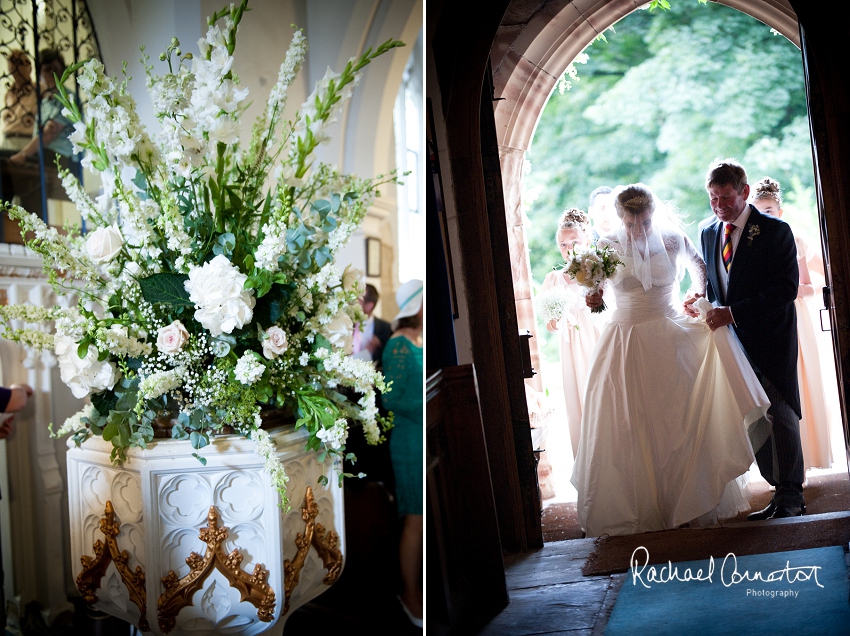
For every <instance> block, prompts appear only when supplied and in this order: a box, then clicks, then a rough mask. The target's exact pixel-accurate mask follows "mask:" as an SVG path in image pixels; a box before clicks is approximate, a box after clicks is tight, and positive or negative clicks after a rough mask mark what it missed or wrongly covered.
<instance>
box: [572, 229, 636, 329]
mask: <svg viewBox="0 0 850 636" xmlns="http://www.w3.org/2000/svg"><path fill="white" fill-rule="evenodd" d="M622 265H623V261H621V260H620V259H619V258H618V257H617V253H616V252H615V251H614V250H613V249H611V247H610V246H609V245H605V246H603V247H598V246H596V245H591V246H590V247H588V248H586V249H578V248H574V249H573V250H572V252H570V259H569V260H568V261H567V262H566V264H565V271H566V272H567V274H568V275H569V277H570V278H572V279H573V280H574V281H575V282H577V283H578V284H579V285H581V286H582V287H586V288H587V293H596V292H598V291H599V289H600V288H601V287H602V284H603V283H604V282H605V281H606V280H608V279H611V278H614V277H615V276H616V275H617V268H618V267H620V266H622ZM605 309H606V305H605V301H604V300H603V301H602V304H601V305H600V306H599V307H594V308H592V309H591V310H590V311H591V313H595V314H598V313H600V312H603V311H605Z"/></svg>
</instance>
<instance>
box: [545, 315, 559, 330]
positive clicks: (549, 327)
mask: <svg viewBox="0 0 850 636" xmlns="http://www.w3.org/2000/svg"><path fill="white" fill-rule="evenodd" d="M546 330H547V331H551V332H552V333H555V332H556V331H558V321H557V320H555V319H554V318H553V319H552V320H550V321H549V322H547V323H546Z"/></svg>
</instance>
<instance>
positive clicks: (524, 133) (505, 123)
mask: <svg viewBox="0 0 850 636" xmlns="http://www.w3.org/2000/svg"><path fill="white" fill-rule="evenodd" d="M678 1H682V2H683V1H689V0H678ZM712 1H714V2H716V3H717V4H723V5H726V6H728V7H731V8H733V9H737V10H738V11H741V12H742V13H745V14H747V15H749V16H751V17H753V18H755V19H757V20H759V21H761V22H764V23H765V24H767V25H768V26H769V27H771V28H773V29H776V31H778V32H779V33H780V34H782V35H784V36H785V37H786V38H788V40H790V41H791V42H793V43H794V45H795V46H797V48H800V33H799V27H798V24H797V15H796V13H795V12H794V9H793V8H792V7H791V5H790V4H789V2H788V0H712ZM646 4H647V3H646V2H641V1H639V0H572V1H570V0H553V1H544V2H542V3H530V2H528V1H527V0H512V2H511V3H510V4H509V5H508V8H507V10H506V11H505V15H504V17H503V18H502V21H501V24H500V25H499V29H498V31H497V33H496V37H495V39H494V41H493V46H492V47H491V49H490V64H491V66H492V68H493V85H494V98H495V100H497V101H495V102H494V104H495V106H494V111H495V119H496V132H497V135H498V139H499V155H500V159H501V167H502V183H503V186H504V192H505V216H506V222H507V227H508V239H509V242H510V250H511V270H512V274H513V283H514V296H515V301H516V311H517V322H518V325H519V328H520V330H528V331H529V332H531V334H532V335H533V336H536V332H537V326H536V321H535V317H534V306H533V298H532V289H531V287H532V286H531V266H530V263H529V257H528V252H527V250H526V240H525V230H524V227H523V217H522V209H521V194H522V171H523V160H524V157H525V152H526V150H527V149H528V147H529V145H530V143H531V140H532V137H533V136H534V130H535V128H536V126H537V121H538V120H539V118H540V114H541V113H542V111H543V108H544V107H545V106H546V103H547V102H548V100H549V96H550V94H551V93H552V90H553V89H554V87H555V83H556V82H557V81H558V78H560V77H561V75H562V74H563V73H564V70H565V69H566V68H567V66H568V65H569V64H570V63H571V62H572V61H573V60H574V59H575V57H576V56H577V55H578V54H579V53H581V52H582V51H583V50H584V49H585V48H586V47H587V46H588V45H590V44H591V43H592V42H593V40H594V39H595V38H596V37H597V36H598V35H599V34H600V33H602V32H604V31H605V29H607V28H608V27H610V26H612V25H613V24H615V23H616V22H618V21H619V20H621V19H622V18H624V17H626V16H627V15H629V14H630V13H632V12H634V11H636V10H638V9H639V8H640V7H642V6H645V5H646ZM536 342H537V339H536V337H534V338H532V339H531V349H532V351H531V354H532V365H533V366H534V368H535V369H540V359H539V351H538V348H537V344H536ZM529 383H530V384H531V385H532V386H533V387H534V388H535V389H536V390H538V391H539V390H542V387H541V380H540V375H539V374H538V375H536V376H535V377H534V378H533V379H532V380H530V381H529Z"/></svg>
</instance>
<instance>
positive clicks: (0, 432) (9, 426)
mask: <svg viewBox="0 0 850 636" xmlns="http://www.w3.org/2000/svg"><path fill="white" fill-rule="evenodd" d="M31 395H32V388H31V387H30V386H29V385H27V384H13V385H12V386H10V387H9V388H8V389H7V388H6V387H0V412H2V413H16V412H17V411H20V410H21V409H22V408H24V407H25V406H26V405H27V401H28V400H29V397H30V396H31ZM0 417H5V419H4V420H3V423H2V424H0V439H6V438H7V437H9V436H10V435H11V434H12V431H13V423H12V420H13V419H14V417H15V416H14V415H8V416H0ZM2 581H3V561H2V559H0V626H3V628H4V629H5V625H6V595H5V590H4V588H3V585H2Z"/></svg>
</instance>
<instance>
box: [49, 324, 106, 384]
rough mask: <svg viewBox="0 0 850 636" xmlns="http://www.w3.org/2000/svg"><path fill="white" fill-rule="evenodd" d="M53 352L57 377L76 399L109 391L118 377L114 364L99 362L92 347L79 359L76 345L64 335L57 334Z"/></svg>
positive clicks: (96, 353)
mask: <svg viewBox="0 0 850 636" xmlns="http://www.w3.org/2000/svg"><path fill="white" fill-rule="evenodd" d="M53 342H54V349H53V352H54V353H55V354H56V359H57V360H58V361H59V375H60V377H61V378H62V382H64V383H65V384H66V385H68V387H69V388H70V389H71V393H73V394H74V397H76V398H84V397H88V396H89V395H91V394H92V393H98V392H99V391H103V390H104V389H111V388H112V387H113V386H115V383H116V382H118V378H119V376H120V374H119V372H118V368H117V367H116V366H115V363H114V362H111V361H109V360H104V361H99V360H98V359H97V357H98V352H97V349H96V348H95V347H93V346H90V347H89V348H88V351H87V353H86V356H85V357H84V358H80V356H79V355H78V353H77V348H78V343H77V342H75V341H74V340H72V339H71V338H69V337H68V336H66V335H64V334H57V335H56V336H55V337H54V339H53Z"/></svg>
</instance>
